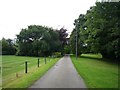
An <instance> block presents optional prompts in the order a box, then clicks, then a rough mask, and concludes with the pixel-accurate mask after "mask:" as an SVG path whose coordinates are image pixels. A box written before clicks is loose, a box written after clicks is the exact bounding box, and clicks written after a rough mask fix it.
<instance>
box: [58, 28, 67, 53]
mask: <svg viewBox="0 0 120 90" xmlns="http://www.w3.org/2000/svg"><path fill="white" fill-rule="evenodd" d="M57 32H58V33H59V40H60V42H61V48H60V49H61V55H63V54H64V47H65V46H66V45H67V42H68V39H67V36H68V33H67V30H66V29H64V28H61V29H60V30H57Z"/></svg>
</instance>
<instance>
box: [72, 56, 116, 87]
mask: <svg viewBox="0 0 120 90" xmlns="http://www.w3.org/2000/svg"><path fill="white" fill-rule="evenodd" d="M71 59H72V62H73V64H74V66H75V68H76V70H77V71H78V73H79V74H80V76H81V77H82V78H83V79H84V81H85V83H86V85H87V87H88V88H118V64H115V63H111V62H106V61H104V60H103V59H101V55H100V54H96V55H95V54H83V55H82V56H81V57H79V58H78V59H77V60H76V58H75V57H74V56H71Z"/></svg>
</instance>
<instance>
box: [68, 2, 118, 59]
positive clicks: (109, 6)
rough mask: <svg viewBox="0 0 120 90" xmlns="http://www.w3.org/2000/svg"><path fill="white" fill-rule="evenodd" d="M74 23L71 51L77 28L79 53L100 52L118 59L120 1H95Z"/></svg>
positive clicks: (73, 47)
mask: <svg viewBox="0 0 120 90" xmlns="http://www.w3.org/2000/svg"><path fill="white" fill-rule="evenodd" d="M74 25H75V29H74V30H73V31H72V34H71V37H70V43H71V44H70V45H71V48H72V52H75V36H76V30H77V36H78V51H80V53H79V54H81V53H87V52H92V53H101V54H102V56H103V57H105V58H110V59H117V60H118V59H120V2H114V3H113V2H96V6H93V7H91V8H90V9H89V10H88V11H87V13H86V14H85V15H83V14H80V16H79V17H78V19H76V20H75V22H74Z"/></svg>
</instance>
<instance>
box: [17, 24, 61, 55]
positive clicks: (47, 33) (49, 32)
mask: <svg viewBox="0 0 120 90" xmlns="http://www.w3.org/2000/svg"><path fill="white" fill-rule="evenodd" d="M17 42H18V45H19V46H18V55H28V56H40V55H44V56H48V55H51V54H52V53H53V52H56V51H57V48H59V46H60V41H59V34H58V33H57V31H55V30H53V29H52V28H48V27H45V26H39V25H30V26H28V28H27V29H22V31H21V32H20V34H19V35H17Z"/></svg>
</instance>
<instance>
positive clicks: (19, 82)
mask: <svg viewBox="0 0 120 90" xmlns="http://www.w3.org/2000/svg"><path fill="white" fill-rule="evenodd" d="M59 59H60V58H54V59H51V60H50V62H49V61H48V63H47V64H44V61H41V64H40V67H39V68H38V67H37V64H36V65H35V66H34V65H31V68H30V70H29V72H28V73H27V74H25V73H24V74H22V75H21V76H19V77H16V78H15V79H13V80H11V81H10V83H7V84H5V85H4V86H3V88H28V87H29V86H31V85H32V84H33V83H34V82H35V81H36V80H38V79H39V78H40V77H41V76H43V75H44V74H45V72H46V71H48V70H49V69H50V68H51V67H52V66H53V65H54V64H55V63H56V62H57V61H58V60H59ZM42 62H43V63H42ZM10 66H11V65H10ZM23 71H24V69H23ZM6 76H8V75H6Z"/></svg>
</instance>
